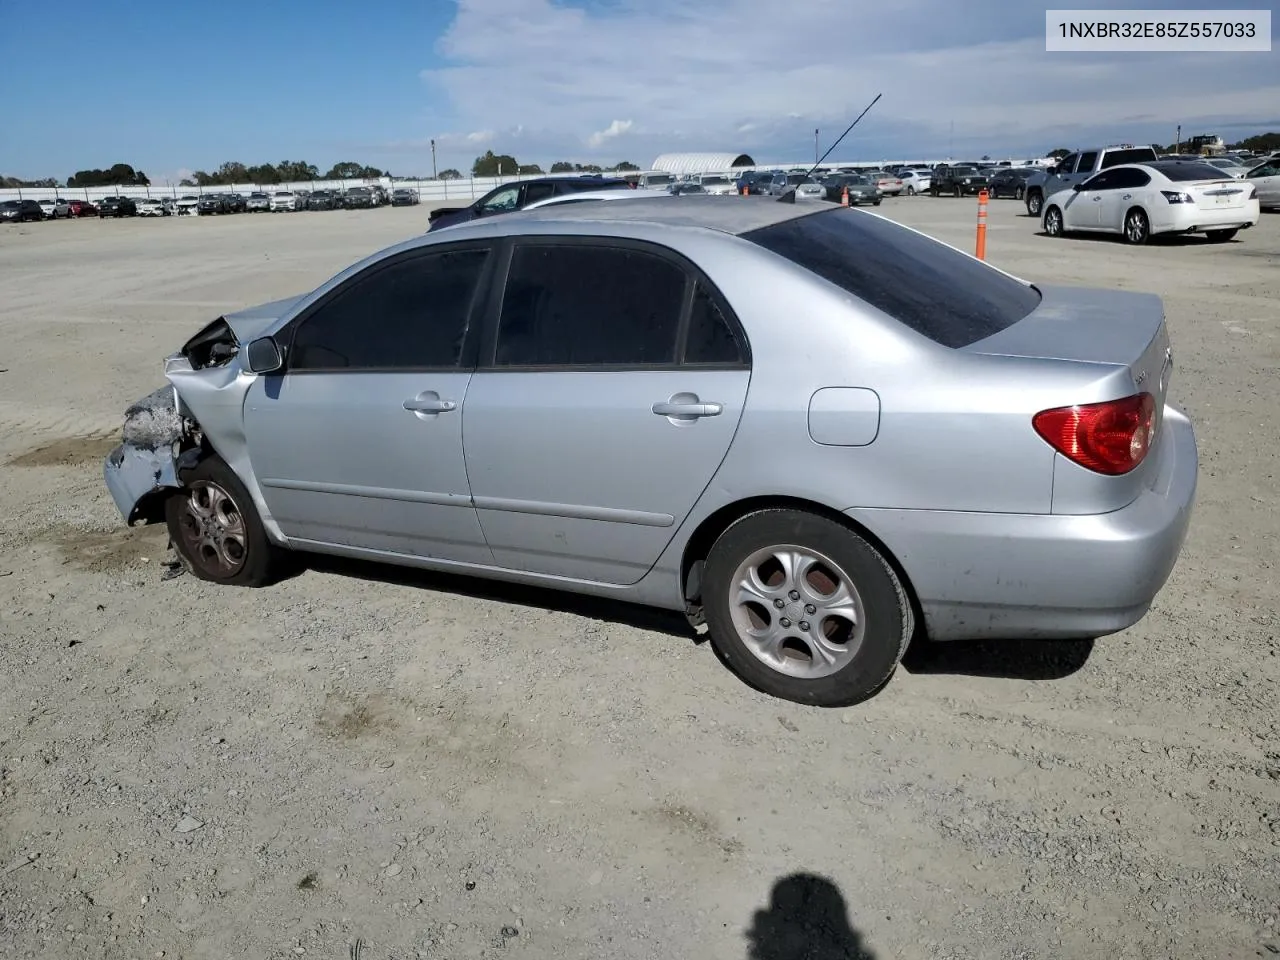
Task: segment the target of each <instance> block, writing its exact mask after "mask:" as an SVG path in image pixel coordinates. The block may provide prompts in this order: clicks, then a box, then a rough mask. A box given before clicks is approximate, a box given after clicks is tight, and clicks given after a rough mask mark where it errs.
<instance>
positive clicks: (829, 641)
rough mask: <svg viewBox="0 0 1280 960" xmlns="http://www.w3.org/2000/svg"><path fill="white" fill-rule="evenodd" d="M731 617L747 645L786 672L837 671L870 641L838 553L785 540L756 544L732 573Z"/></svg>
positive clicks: (812, 676)
mask: <svg viewBox="0 0 1280 960" xmlns="http://www.w3.org/2000/svg"><path fill="white" fill-rule="evenodd" d="M728 599H729V616H730V619H731V620H732V623H733V627H734V629H735V630H736V631H737V634H738V637H739V639H740V640H741V641H742V644H743V646H745V647H746V648H747V650H749V651H750V652H751V654H752V656H754V657H755V658H756V659H757V660H759V661H760V662H761V663H763V664H764V665H765V666H767V667H769V668H770V669H771V670H774V671H776V672H778V673H781V674H783V675H785V676H789V677H796V678H798V679H801V680H817V679H820V678H822V677H828V676H831V675H832V674H834V673H837V672H838V671H840V670H841V669H843V668H844V667H845V666H847V665H848V664H849V662H850V661H851V660H853V658H854V657H855V656H856V655H857V653H858V650H859V649H860V648H861V646H862V641H863V637H864V636H865V633H866V612H865V608H864V606H863V601H862V597H861V595H860V594H859V593H858V589H857V587H856V586H855V585H854V583H853V579H852V578H851V577H850V576H849V575H848V574H847V573H845V572H844V570H843V569H841V567H840V565H839V564H837V563H836V562H835V561H834V560H832V559H831V558H830V557H828V556H826V555H824V554H822V553H819V552H818V551H816V550H813V549H810V548H808V547H800V546H796V545H794V544H778V545H776V546H770V547H764V548H762V549H760V550H756V551H755V552H754V553H752V554H751V555H749V556H748V557H747V558H746V559H745V560H743V561H742V562H741V563H740V564H739V565H738V567H737V569H736V570H735V571H734V574H733V577H732V579H731V580H730V595H729V598H728Z"/></svg>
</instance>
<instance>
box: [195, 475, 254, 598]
mask: <svg viewBox="0 0 1280 960" xmlns="http://www.w3.org/2000/svg"><path fill="white" fill-rule="evenodd" d="M178 528H179V531H180V535H181V537H182V540H183V543H184V544H185V546H186V547H187V554H188V556H189V557H190V558H191V560H192V562H193V563H195V564H197V565H198V566H199V567H200V568H201V571H202V572H203V573H206V574H208V575H210V576H213V577H216V578H218V579H225V578H227V577H233V576H235V575H236V574H237V573H239V572H240V571H241V570H242V569H243V568H244V565H245V560H246V559H247V558H248V555H249V547H248V542H249V541H248V536H247V534H246V532H245V522H244V515H243V514H242V513H241V512H240V507H239V506H238V505H237V504H236V501H235V499H234V498H233V497H232V496H231V494H229V493H228V492H227V491H226V490H225V489H224V488H223V487H222V486H220V485H219V484H217V483H214V482H213V481H211V480H198V481H196V482H195V483H194V484H192V486H191V487H190V488H188V490H187V491H186V499H185V501H184V503H183V505H182V513H181V516H180V519H179V524H178Z"/></svg>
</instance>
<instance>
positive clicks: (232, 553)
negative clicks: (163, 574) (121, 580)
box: [165, 455, 286, 587]
mask: <svg viewBox="0 0 1280 960" xmlns="http://www.w3.org/2000/svg"><path fill="white" fill-rule="evenodd" d="M184 481H185V484H186V486H184V487H183V488H182V490H180V491H179V492H177V493H175V494H174V495H173V496H172V497H170V498H169V499H168V500H167V501H165V520H166V522H167V523H168V526H169V537H170V539H171V540H172V541H173V546H174V549H175V550H176V551H177V553H178V557H179V558H180V559H181V561H182V565H183V566H184V567H185V568H186V569H187V570H189V571H190V572H191V573H192V574H194V575H195V576H197V577H199V578H200V579H201V580H209V581H211V582H213V583H222V584H230V585H233V586H244V587H260V586H265V585H266V584H268V583H272V582H274V581H275V580H276V579H278V578H279V575H280V573H281V572H282V571H283V569H284V566H285V557H286V551H284V550H282V549H281V548H279V547H277V546H276V545H275V544H273V543H272V542H271V541H270V540H269V539H268V538H267V533H266V530H265V529H264V528H263V526H262V521H261V520H260V519H259V518H258V511H257V509H256V508H255V507H254V505H253V499H252V498H251V497H250V496H249V491H248V490H246V489H245V487H244V484H243V483H241V482H240V478H239V477H237V476H236V475H235V472H234V471H233V470H232V469H231V468H230V467H229V466H227V464H226V463H225V462H224V461H223V460H222V459H221V458H220V457H218V456H216V455H214V456H210V457H207V458H206V459H204V460H201V461H200V463H199V464H197V465H196V466H195V468H194V469H192V470H191V471H190V473H188V474H187V475H186V476H185V477H184Z"/></svg>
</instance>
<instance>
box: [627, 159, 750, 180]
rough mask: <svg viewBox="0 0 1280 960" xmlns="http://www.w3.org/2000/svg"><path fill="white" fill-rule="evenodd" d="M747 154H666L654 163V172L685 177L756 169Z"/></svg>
mask: <svg viewBox="0 0 1280 960" xmlns="http://www.w3.org/2000/svg"><path fill="white" fill-rule="evenodd" d="M755 165H756V162H755V161H754V160H752V159H751V158H750V157H749V156H747V155H746V154H745V153H664V154H662V156H660V157H658V159H657V160H655V161H653V166H652V167H651V168H650V169H652V170H661V171H662V172H663V173H674V174H675V175H676V176H677V177H683V176H685V175H687V174H690V173H726V172H727V171H729V170H732V169H733V168H734V167H754V166H755Z"/></svg>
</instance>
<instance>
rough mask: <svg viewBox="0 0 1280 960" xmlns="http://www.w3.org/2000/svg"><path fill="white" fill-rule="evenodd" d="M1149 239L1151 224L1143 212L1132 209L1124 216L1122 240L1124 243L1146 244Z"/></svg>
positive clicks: (1135, 208)
mask: <svg viewBox="0 0 1280 960" xmlns="http://www.w3.org/2000/svg"><path fill="white" fill-rule="evenodd" d="M1150 238H1151V222H1150V221H1149V220H1148V219H1147V214H1146V211H1145V210H1140V209H1139V208H1137V207H1134V208H1133V209H1132V210H1130V211H1129V212H1128V213H1126V214H1125V215H1124V239H1125V242H1126V243H1133V244H1141V243H1146V242H1147V241H1148V240H1149V239H1150Z"/></svg>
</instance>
